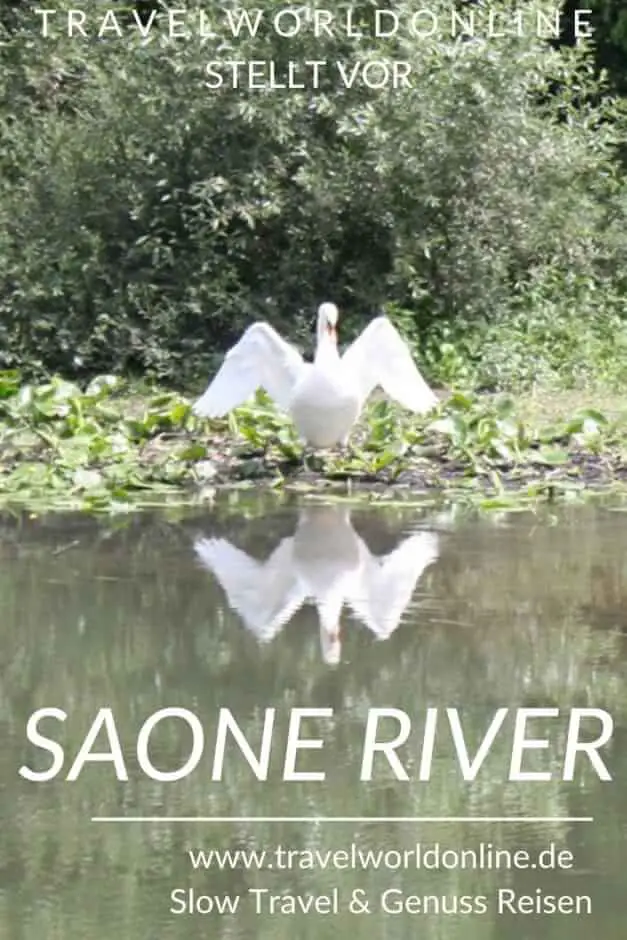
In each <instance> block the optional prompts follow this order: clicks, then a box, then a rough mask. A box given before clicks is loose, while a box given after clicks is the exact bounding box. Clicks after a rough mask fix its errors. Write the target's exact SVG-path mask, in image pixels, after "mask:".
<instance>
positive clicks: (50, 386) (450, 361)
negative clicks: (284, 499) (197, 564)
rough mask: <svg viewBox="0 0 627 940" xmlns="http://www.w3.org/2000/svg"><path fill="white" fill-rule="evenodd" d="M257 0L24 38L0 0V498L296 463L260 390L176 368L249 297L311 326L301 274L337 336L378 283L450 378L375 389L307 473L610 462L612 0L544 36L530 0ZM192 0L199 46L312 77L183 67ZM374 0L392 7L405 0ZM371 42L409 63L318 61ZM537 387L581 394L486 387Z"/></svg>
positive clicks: (480, 471) (292, 446) (620, 356)
mask: <svg viewBox="0 0 627 940" xmlns="http://www.w3.org/2000/svg"><path fill="white" fill-rule="evenodd" d="M253 6H254V8H255V9H258V10H262V11H263V14H264V18H265V19H264V21H263V22H262V25H261V27H260V29H259V31H258V33H257V35H256V36H254V37H251V36H247V35H244V34H242V35H240V36H239V37H238V38H233V36H230V37H229V36H228V35H227V34H226V32H225V30H226V26H225V23H226V13H225V5H224V4H222V3H217V2H207V3H203V4H202V5H196V4H189V5H188V11H189V19H188V26H189V29H190V34H189V36H188V38H186V39H178V38H174V39H172V38H168V23H169V21H168V13H167V9H166V7H165V5H162V4H155V5H153V8H154V9H156V10H157V11H158V12H157V15H156V17H153V20H149V16H150V9H151V5H150V4H146V3H144V4H138V5H137V7H134V6H133V5H132V4H131V5H127V6H124V7H123V8H121V10H120V12H119V14H118V18H117V20H116V25H117V27H119V31H118V32H116V29H115V28H113V27H111V25H109V29H108V31H107V32H106V33H105V35H104V38H99V37H98V35H97V33H98V29H99V27H100V26H102V23H103V21H102V15H101V14H100V13H99V12H98V11H97V10H96V9H95V8H94V6H93V4H89V3H78V2H77V3H75V4H74V5H73V8H74V9H83V10H84V11H85V17H86V19H85V21H84V29H85V30H86V32H87V36H86V37H84V36H81V35H80V34H79V33H76V34H75V35H73V36H68V28H67V26H68V24H67V18H66V16H65V14H64V12H63V10H62V9H59V10H58V12H57V13H56V14H55V15H54V16H51V17H50V21H49V24H48V32H49V34H48V35H46V36H44V35H43V34H42V17H41V14H38V13H37V12H36V10H37V9H38V8H37V5H36V4H32V3H24V4H21V5H19V6H17V7H12V6H11V7H2V8H1V9H0V40H2V41H0V127H2V134H1V137H0V286H1V289H0V368H1V369H4V370H5V371H4V372H3V374H2V378H1V379H0V382H1V384H2V389H3V391H2V395H3V402H2V418H1V420H0V440H1V443H2V453H1V457H0V459H1V461H2V470H1V473H0V491H1V494H2V500H3V501H4V502H14V501H18V502H21V503H23V504H28V505H35V504H38V505H39V504H41V505H71V506H79V507H93V508H99V507H102V508H105V509H110V508H112V507H117V506H126V505H128V504H129V501H130V502H133V503H134V504H136V503H137V502H138V501H139V502H151V501H153V500H155V499H162V498H164V496H165V495H166V494H173V495H174V498H176V499H185V500H188V499H193V498H196V495H195V494H197V492H198V488H199V486H200V487H201V488H202V486H203V485H209V486H214V485H216V484H218V483H220V482H224V481H231V482H232V481H233V480H235V479H239V480H244V481H246V482H247V483H248V484H250V482H251V481H253V480H256V479H262V480H268V481H270V482H273V483H274V484H276V485H285V482H286V481H291V482H293V480H294V479H296V480H297V481H299V482H302V481H303V480H304V476H303V475H302V474H299V471H298V470H297V469H295V468H296V467H297V464H298V460H299V457H300V452H299V448H298V446H297V444H296V442H295V439H294V436H293V432H292V430H291V428H290V427H289V426H288V425H287V424H286V423H285V422H283V421H282V419H280V418H279V417H277V416H276V414H275V413H274V411H273V410H272V409H271V408H269V407H268V405H267V403H263V402H262V401H260V402H259V403H258V405H257V406H256V407H255V408H254V409H250V408H248V409H241V410H240V411H239V412H238V414H236V415H234V416H232V417H231V419H230V421H229V423H228V424H213V425H204V424H202V423H199V422H197V421H196V420H195V419H193V418H192V417H191V416H190V413H189V402H188V400H187V399H186V398H184V397H182V393H183V392H187V391H189V389H191V388H195V389H198V388H199V387H200V386H201V384H203V383H204V382H206V380H207V376H208V375H209V374H210V372H211V370H212V369H214V368H215V366H216V364H217V362H218V361H219V359H220V357H221V355H222V353H223V352H224V350H225V348H227V347H228V346H229V345H230V344H231V343H232V342H233V341H234V340H235V339H236V338H237V337H238V336H239V335H240V333H241V331H242V330H243V329H244V328H245V326H247V325H248V324H249V323H250V322H251V321H252V320H254V319H256V318H264V319H268V320H270V321H271V322H272V323H273V324H274V325H275V326H276V327H278V328H280V329H281V330H282V331H283V332H284V333H285V334H286V335H288V336H289V337H290V338H291V339H292V340H293V341H294V342H295V343H296V344H297V345H298V346H299V347H300V348H301V349H306V350H309V349H310V348H311V332H312V330H311V326H312V316H313V312H314V310H315V307H316V305H317V303H318V302H320V301H321V300H322V299H333V300H335V301H336V302H338V304H339V305H340V307H341V309H342V313H343V319H342V324H341V325H342V337H341V338H342V341H343V342H344V341H347V340H349V339H350V337H351V335H352V334H353V333H354V332H355V331H356V330H357V329H360V328H361V327H362V326H363V325H364V323H365V322H366V321H367V319H369V318H370V317H371V316H372V315H373V314H374V313H376V312H377V311H378V310H379V309H381V308H382V307H383V308H384V309H386V311H387V312H388V313H389V315H390V316H391V317H392V318H393V319H394V320H395V322H396V323H397V324H398V325H399V327H400V328H401V329H402V331H403V332H404V334H405V335H406V336H407V338H408V340H409V342H410V343H411V345H412V347H413V349H414V351H415V353H416V355H417V358H418V361H419V363H420V365H421V367H422V366H424V367H425V377H426V378H427V379H428V380H429V381H430V382H431V383H433V384H435V385H445V386H446V387H448V388H451V389H456V390H461V391H463V393H464V394H458V393H456V394H454V395H453V397H452V398H451V399H450V402H449V403H448V404H447V405H446V406H445V407H444V408H443V410H442V413H441V414H440V415H438V416H437V420H436V421H435V423H433V422H413V421H410V420H409V418H407V417H404V416H400V415H399V414H398V413H397V412H396V411H395V410H394V409H392V408H389V407H387V406H385V405H383V404H380V403H377V404H375V405H373V407H372V409H371V410H370V411H369V413H368V415H367V416H366V419H367V420H365V421H364V423H363V427H362V429H361V431H360V432H359V433H358V435H357V437H356V448H355V452H354V453H353V455H352V456H351V457H349V458H342V459H340V458H339V457H333V458H330V459H326V458H325V462H324V473H323V474H322V477H321V482H324V480H327V479H329V478H330V479H332V480H337V479H338V478H339V479H346V478H347V477H348V478H350V479H351V480H352V481H355V480H361V481H365V482H376V483H390V482H395V483H399V484H400V483H406V484H407V485H408V486H411V487H412V488H413V489H424V488H430V487H432V486H439V487H441V486H443V485H445V486H450V485H452V484H451V482H450V481H451V480H454V481H455V486H456V487H459V486H460V485H461V484H462V483H464V484H468V483H470V484H471V488H472V487H475V486H476V482H477V481H481V482H482V484H485V483H486V481H487V484H488V487H489V488H490V489H491V490H492V491H493V493H497V494H499V493H500V491H501V489H502V488H503V487H507V485H508V484H512V485H513V484H514V483H515V484H516V485H517V486H518V487H519V488H520V486H523V488H524V487H526V486H527V484H528V483H532V484H533V485H534V486H535V484H536V482H537V478H538V476H540V477H541V478H542V479H544V480H546V478H547V477H550V479H551V480H552V481H553V482H552V484H551V485H552V486H553V483H554V481H555V480H560V479H561V478H562V477H565V476H570V477H574V478H575V479H578V480H582V481H584V482H587V483H590V482H591V481H592V480H597V479H598V480H599V481H601V480H604V481H609V480H610V479H613V478H614V476H615V471H616V472H618V473H620V471H621V467H622V463H621V455H622V444H621V441H622V440H623V436H624V435H623V422H622V419H621V418H620V417H618V418H615V417H614V416H613V415H611V416H606V417H604V416H603V414H601V412H600V411H599V409H598V408H594V407H593V410H592V411H589V410H586V409H587V408H589V407H590V406H593V405H594V404H595V400H596V398H595V396H596V395H597V394H601V393H603V394H605V395H607V394H608V390H609V391H610V392H612V393H615V392H616V391H617V390H620V389H621V388H623V387H625V385H626V384H627V327H626V320H625V301H624V298H625V274H624V258H625V256H626V252H627V184H626V181H625V176H624V166H623V164H622V162H621V154H620V148H621V146H622V144H623V142H624V140H625V139H627V135H626V134H625V131H626V129H627V121H626V112H625V107H624V99H623V98H621V97H620V91H621V87H620V82H619V81H618V78H617V75H618V74H619V71H620V70H616V69H615V70H614V72H612V73H611V75H610V81H609V83H608V82H607V81H606V79H605V77H604V76H603V75H601V74H600V73H599V69H598V66H601V65H606V64H608V63H609V64H610V65H611V63H610V61H609V60H610V59H611V56H610V55H609V53H608V52H607V49H608V48H609V47H608V45H607V43H608V42H611V43H614V46H616V43H618V44H619V45H620V42H619V40H620V36H621V35H622V34H621V33H620V28H619V27H620V23H622V19H621V17H620V15H619V13H620V11H619V10H618V9H617V8H616V9H615V8H614V6H613V5H612V3H610V2H609V0H605V2H604V3H601V2H600V0H599V3H598V4H597V7H596V8H595V9H596V13H595V15H597V13H598V17H599V19H598V23H596V24H595V25H596V26H597V27H598V34H597V44H596V46H595V47H593V46H591V45H589V44H586V43H584V42H581V43H578V44H576V45H575V46H568V45H567V44H564V43H563V42H562V44H561V45H560V46H559V48H554V45H555V44H553V45H551V43H549V42H548V41H547V40H546V39H545V38H542V37H539V36H538V35H536V32H537V31H536V29H535V26H534V25H533V24H534V23H535V19H534V17H535V15H536V14H537V13H539V12H540V13H545V14H546V13H547V12H549V13H550V12H552V11H554V9H555V8H554V4H552V3H550V2H548V0H529V2H527V3H525V4H524V11H525V16H526V17H528V19H527V20H526V21H525V22H526V23H527V26H528V28H526V29H525V35H524V36H513V35H510V36H504V37H501V38H497V37H492V38H490V39H489V40H486V41H481V40H476V41H472V42H465V41H460V40H459V39H455V38H451V36H450V35H448V34H447V31H446V28H445V27H444V25H443V24H445V22H447V17H449V18H450V12H451V5H450V3H448V2H445V0H435V2H434V3H433V4H431V5H430V9H431V10H433V11H434V12H435V13H436V14H437V15H438V16H439V18H440V20H439V22H440V23H441V24H442V28H441V29H440V30H439V31H438V32H437V33H436V34H434V35H433V36H431V37H426V36H423V37H422V38H421V39H420V40H419V41H416V39H415V38H414V37H412V35H411V34H410V32H409V30H408V29H406V28H403V27H401V28H400V29H399V31H398V33H397V34H396V35H395V36H392V37H389V38H384V37H379V38H375V37H374V36H373V34H372V16H373V8H374V5H373V4H372V3H371V2H369V0H361V2H358V3H351V4H346V5H344V6H343V7H342V11H345V9H348V8H349V7H350V9H351V10H352V12H353V21H354V23H357V24H358V25H359V26H360V28H361V29H362V30H363V32H364V36H363V37H362V39H360V40H356V39H354V38H347V36H346V34H345V30H344V31H343V30H342V22H343V19H342V17H341V16H340V18H339V19H338V21H337V29H336V31H335V32H334V34H333V36H328V35H326V34H325V33H324V32H323V33H322V35H319V36H315V35H314V33H313V31H312V30H311V29H309V28H303V29H301V30H300V31H299V33H298V35H296V36H294V37H292V38H290V39H285V38H283V39H282V38H280V37H279V36H278V35H277V32H276V30H275V29H273V28H272V25H271V24H272V17H273V15H274V14H275V13H276V9H277V7H276V4H275V3H274V2H273V0H260V2H256V3H255V4H254V5H253ZM479 6H480V5H479ZM510 6H511V5H510V4H509V3H508V2H505V0H494V2H493V3H492V4H491V9H493V10H495V11H497V12H501V13H503V14H504V15H507V11H508V10H509V9H510ZM567 6H568V5H567ZM601 7H602V9H601ZM201 8H202V10H203V11H204V13H205V17H206V18H207V19H208V20H209V21H210V22H211V24H212V26H213V28H215V29H216V30H217V31H218V32H219V33H220V35H221V38H222V40H223V42H222V45H221V47H220V48H221V52H220V58H221V61H222V63H223V64H224V62H226V60H228V59H229V58H237V59H242V60H252V59H255V60H264V61H266V62H269V61H272V62H273V63H274V64H275V68H276V74H277V76H279V77H280V78H283V79H284V78H285V76H286V75H287V74H288V70H289V63H290V62H291V63H296V64H297V66H298V67H302V64H303V63H304V62H306V61H311V60H322V59H324V60H325V61H326V62H327V63H328V68H326V67H325V70H323V71H322V73H321V78H320V82H319V87H316V88H313V87H305V88H303V89H299V88H289V89H278V88H274V89H267V88H266V89H251V88H250V87H248V82H247V81H246V82H245V83H244V85H245V87H243V88H242V87H238V88H233V87H229V86H228V82H225V83H224V84H223V85H222V86H221V87H219V88H216V87H211V88H210V87H207V86H206V80H207V78H208V74H207V72H206V66H207V63H208V62H209V61H211V59H212V57H214V58H215V57H216V54H215V52H213V51H212V49H213V46H212V45H211V43H207V42H203V41H202V40H201V38H200V37H199V18H198V14H199V10H200V9H201ZM138 9H139V10H141V17H139V19H138V18H137V17H138V16H139V14H138V12H137V11H138ZM251 9H252V7H251ZM394 9H395V11H396V14H397V16H398V17H399V22H400V23H401V24H402V23H405V22H406V20H407V17H408V15H409V13H410V12H412V11H413V6H412V5H411V4H410V3H408V2H405V0H400V2H398V3H396V4H395V7H394ZM568 9H570V7H568ZM475 12H476V13H477V15H478V16H479V14H480V13H481V10H480V9H479V7H477V10H476V11H475ZM342 16H343V14H342ZM149 22H150V23H151V24H152V25H151V26H150V41H149V42H141V41H140V37H139V36H138V23H140V24H141V23H143V27H142V28H144V29H147V28H148V26H147V23H149ZM530 23H531V24H532V25H529V24H530ZM621 28H622V27H621ZM177 29H180V25H179V26H177ZM481 29H482V27H481V19H480V17H479V26H478V30H479V32H481ZM604 43H605V45H604ZM616 48H618V46H616ZM604 50H605V51H604ZM606 53H607V54H606ZM604 57H605V58H604ZM606 60H607V61H606ZM374 61H381V62H384V63H387V64H388V65H389V64H390V63H392V62H393V61H396V62H404V63H406V64H407V66H408V67H409V69H410V75H411V80H410V85H411V87H409V88H399V89H393V88H392V87H391V86H390V85H389V84H387V85H386V86H385V87H381V88H373V87H369V86H368V84H367V83H366V82H364V81H363V80H361V79H359V80H357V81H355V83H354V84H352V85H351V87H348V84H347V83H346V82H343V81H342V80H341V78H340V73H339V70H338V68H337V63H339V64H340V65H341V66H342V68H343V69H344V72H345V73H346V71H347V70H348V71H350V70H351V69H352V68H353V67H360V68H361V67H362V66H363V65H364V64H365V63H368V62H374ZM612 61H614V60H612ZM299 63H300V65H299ZM220 68H222V66H221V67H220ZM218 71H219V70H218ZM214 73H215V69H214ZM221 74H223V75H226V74H227V72H226V71H223V72H222V73H221ZM299 75H300V78H301V79H302V72H301V73H299ZM266 77H267V76H266ZM304 83H305V85H307V81H305V82H304ZM309 85H311V82H309ZM610 88H614V89H615V91H616V92H617V94H616V95H615V96H614V97H612V95H611V94H610V92H609V90H608V89H610ZM103 374H104V375H109V374H112V375H115V376H117V377H118V378H116V379H115V380H109V379H102V378H98V376H102V375H103ZM138 380H139V381H140V382H141V383H143V392H142V394H138V393H137V389H136V387H134V386H133V385H132V384H129V382H132V381H138ZM30 382H39V383H40V384H39V385H36V384H35V385H25V384H20V383H30ZM75 382H78V383H79V385H75V384H73V383H75ZM153 385H155V387H157V388H158V389H159V391H158V393H157V392H154V394H153V392H151V391H150V389H151V388H152V387H153ZM79 386H80V387H79ZM163 388H166V389H167V391H166V392H163V391H162V389H163ZM147 389H148V391H147ZM175 389H176V391H174V390H175ZM538 389H540V390H541V391H543V392H545V393H547V390H548V394H549V395H552V394H553V392H554V391H555V390H556V389H562V390H563V389H574V390H578V391H579V392H580V393H581V399H580V401H581V402H582V403H583V404H582V407H583V411H581V413H580V409H579V408H575V410H574V411H572V412H570V413H565V414H562V415H560V416H559V420H558V422H557V424H556V425H555V426H552V425H551V426H549V422H548V419H547V418H546V416H544V417H543V416H540V418H539V419H538V420H536V421H534V422H530V420H529V419H524V418H523V417H521V415H520V414H518V412H517V411H516V410H515V409H513V407H512V405H511V403H510V404H507V403H504V400H502V399H499V398H496V399H495V398H493V394H494V393H498V394H500V393H509V394H514V393H516V394H519V393H520V392H521V390H522V391H525V390H526V391H534V390H535V391H537V390H538ZM485 392H487V393H488V396H487V397H482V396H481V393H485ZM546 400H547V401H548V400H550V398H548V397H547V398H546ZM369 421H371V424H368V422H369ZM592 424H593V425H594V429H595V430H594V433H590V428H591V427H592ZM261 452H263V453H261ZM320 466H321V467H322V465H320ZM484 489H485V486H484ZM499 498H500V497H499Z"/></svg>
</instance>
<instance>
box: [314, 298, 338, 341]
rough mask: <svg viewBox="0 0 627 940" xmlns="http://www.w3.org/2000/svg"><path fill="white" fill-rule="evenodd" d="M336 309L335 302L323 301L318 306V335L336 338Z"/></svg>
mask: <svg viewBox="0 0 627 940" xmlns="http://www.w3.org/2000/svg"><path fill="white" fill-rule="evenodd" d="M337 318H338V309H337V307H336V306H335V304H331V303H325V304H320V306H319V307H318V337H322V336H325V335H326V336H330V337H331V339H337V333H336V330H337Z"/></svg>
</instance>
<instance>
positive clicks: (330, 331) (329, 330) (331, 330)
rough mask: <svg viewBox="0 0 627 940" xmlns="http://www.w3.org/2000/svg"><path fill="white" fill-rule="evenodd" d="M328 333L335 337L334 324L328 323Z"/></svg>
mask: <svg viewBox="0 0 627 940" xmlns="http://www.w3.org/2000/svg"><path fill="white" fill-rule="evenodd" d="M327 333H328V334H329V336H331V337H333V339H335V336H336V332H335V327H334V326H333V324H332V323H327Z"/></svg>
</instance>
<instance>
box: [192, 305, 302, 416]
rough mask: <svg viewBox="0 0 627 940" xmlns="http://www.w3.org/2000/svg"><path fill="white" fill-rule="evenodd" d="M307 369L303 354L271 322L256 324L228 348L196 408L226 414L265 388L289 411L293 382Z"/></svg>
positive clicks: (204, 413)
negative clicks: (280, 334)
mask: <svg viewBox="0 0 627 940" xmlns="http://www.w3.org/2000/svg"><path fill="white" fill-rule="evenodd" d="M305 368H307V364H306V363H305V362H304V361H303V358H302V356H301V355H300V353H299V352H298V351H297V350H296V349H295V348H294V347H293V346H291V345H290V344H289V343H286V342H285V340H284V339H282V338H281V337H280V336H279V334H278V333H277V331H276V330H274V329H273V328H272V327H271V326H270V325H269V324H268V323H253V325H252V326H249V327H248V329H247V330H246V332H245V333H244V335H243V336H242V338H241V339H240V341H239V342H238V343H236V344H235V346H233V348H232V349H230V350H229V351H228V353H227V354H226V356H225V358H224V362H223V363H222V365H221V366H220V368H219V370H218V372H217V374H216V376H215V378H214V379H213V380H212V381H211V382H210V383H209V386H208V388H207V390H206V391H205V392H204V393H203V395H202V396H201V397H200V398H199V399H198V401H196V402H195V404H194V406H193V411H194V412H195V414H197V415H202V416H204V417H208V418H215V417H220V416H221V415H225V414H226V413H227V412H228V411H230V410H231V409H232V408H236V407H237V405H241V404H242V402H244V401H246V400H247V399H248V398H250V396H251V395H252V394H253V393H254V392H255V391H256V390H257V389H258V388H263V389H265V390H266V392H267V393H268V394H269V395H270V396H271V397H272V398H273V399H274V400H275V401H276V403H277V404H278V405H280V407H281V408H283V409H285V410H287V408H288V405H289V401H290V398H291V393H292V389H293V387H294V384H295V383H296V382H297V380H298V378H299V377H300V375H301V373H302V370H303V369H305Z"/></svg>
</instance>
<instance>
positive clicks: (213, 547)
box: [194, 506, 439, 664]
mask: <svg viewBox="0 0 627 940" xmlns="http://www.w3.org/2000/svg"><path fill="white" fill-rule="evenodd" d="M194 548H195V551H196V555H197V557H198V559H199V561H200V563H201V564H202V565H203V567H205V568H207V569H208V570H209V571H211V572H212V573H213V574H214V576H215V577H216V579H217V580H218V581H219V582H220V584H221V585H222V588H223V589H224V591H225V593H226V596H227V599H228V603H229V606H230V607H231V608H232V609H233V610H235V611H236V612H237V613H238V614H239V616H240V617H241V619H242V620H243V622H244V624H245V625H246V627H247V628H248V629H249V630H250V631H251V632H252V633H253V634H254V635H255V636H256V637H257V639H258V640H259V642H261V643H267V642H269V641H270V640H272V639H273V638H274V637H275V636H276V635H277V634H278V633H280V632H281V630H282V629H283V627H284V626H285V625H286V624H287V623H288V622H289V621H290V620H291V619H292V617H293V616H295V614H296V613H297V611H298V610H300V609H301V608H302V607H303V606H304V605H305V604H306V603H308V602H309V603H312V604H313V605H314V606H315V607H316V609H317V612H318V620H319V626H320V645H321V648H322V656H323V658H324V660H325V662H327V663H329V664H337V663H338V662H339V660H340V656H341V637H340V617H341V613H342V609H343V607H344V605H345V604H347V605H348V607H349V608H350V609H351V611H352V613H353V615H354V616H355V617H356V618H357V619H358V620H360V621H361V622H362V623H363V624H364V625H365V626H366V627H367V628H368V629H369V630H371V631H372V633H374V635H375V636H376V637H377V638H378V639H380V640H385V639H387V638H388V637H389V636H391V634H392V633H393V632H394V631H395V630H396V629H397V627H398V626H399V624H400V622H401V618H402V616H403V613H404V611H405V610H406V608H407V606H408V605H409V602H410V600H411V598H412V595H413V593H414V591H415V588H416V583H417V581H418V579H419V578H420V577H421V575H422V574H423V572H424V571H425V570H426V569H427V568H428V567H429V566H430V565H432V564H433V562H435V560H436V559H437V558H438V555H439V539H438V535H437V533H436V532H432V531H427V530H420V531H415V532H413V533H411V534H408V535H407V536H405V538H402V539H401V540H400V542H399V544H397V546H396V548H394V549H393V550H392V551H391V552H389V553H388V554H387V555H383V556H377V555H373V554H372V553H371V552H370V550H369V548H368V546H367V545H366V543H365V542H364V541H363V539H361V538H360V536H359V535H358V534H357V532H356V531H355V529H354V528H353V526H352V523H351V519H350V510H349V509H347V508H345V507H342V506H318V507H310V508H307V509H304V510H301V513H300V515H299V520H298V524H297V526H296V531H295V532H294V534H293V535H291V536H288V537H287V538H284V539H282V540H281V541H280V542H279V544H278V545H277V546H276V548H275V549H274V551H273V552H272V553H271V554H270V555H269V557H268V558H267V559H266V560H265V561H258V560H257V559H255V558H253V557H251V556H250V555H248V554H247V553H246V552H244V551H242V550H241V549H239V548H237V547H236V546H235V545H232V544H231V542H229V541H228V540H226V539H223V538H198V539H197V540H196V542H195V544H194Z"/></svg>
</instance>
